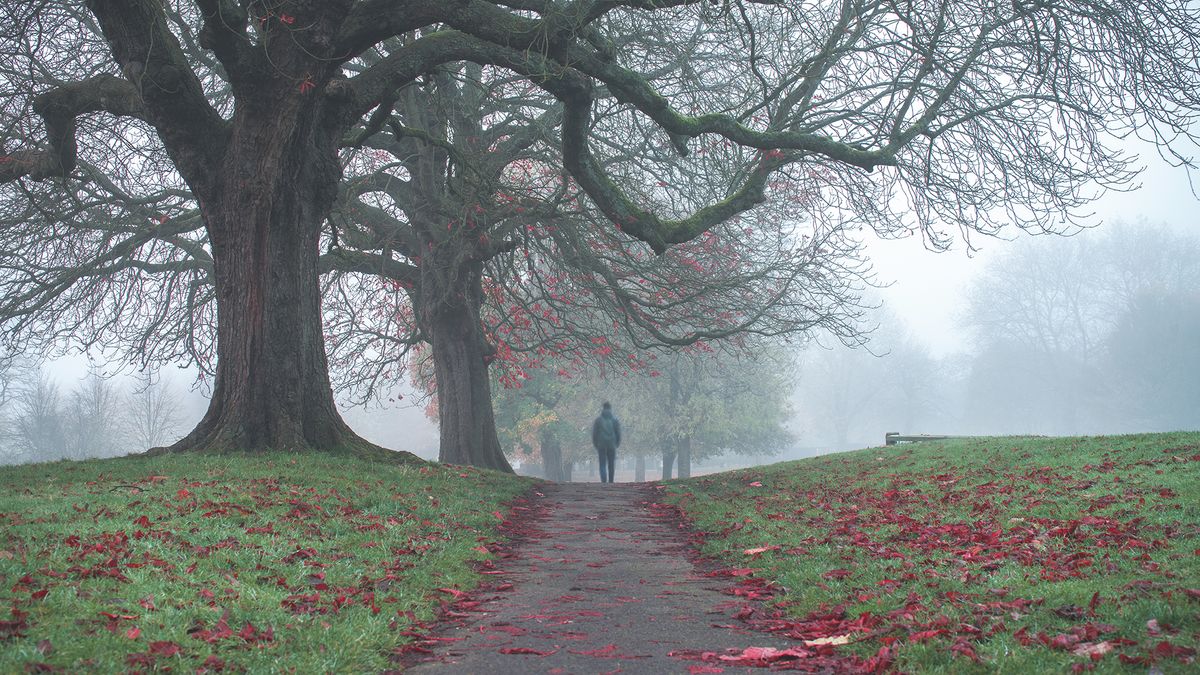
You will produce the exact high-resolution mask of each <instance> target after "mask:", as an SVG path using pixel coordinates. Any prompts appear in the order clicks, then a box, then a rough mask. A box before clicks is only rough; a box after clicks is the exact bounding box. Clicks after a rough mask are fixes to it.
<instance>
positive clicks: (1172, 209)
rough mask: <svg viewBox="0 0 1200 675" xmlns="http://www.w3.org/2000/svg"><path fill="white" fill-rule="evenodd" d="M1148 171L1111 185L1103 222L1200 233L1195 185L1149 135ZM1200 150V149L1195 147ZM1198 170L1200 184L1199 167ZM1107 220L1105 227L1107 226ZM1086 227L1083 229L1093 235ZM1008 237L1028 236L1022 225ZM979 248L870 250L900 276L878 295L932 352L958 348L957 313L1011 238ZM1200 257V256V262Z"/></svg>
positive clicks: (880, 269) (881, 246) (1102, 203)
mask: <svg viewBox="0 0 1200 675" xmlns="http://www.w3.org/2000/svg"><path fill="white" fill-rule="evenodd" d="M1129 147H1130V148H1135V149H1136V152H1138V153H1139V154H1140V155H1141V157H1140V160H1141V161H1140V163H1141V165H1143V166H1145V167H1146V169H1145V171H1143V172H1142V174H1141V175H1140V176H1139V178H1138V181H1137V183H1138V184H1140V187H1139V188H1137V189H1135V190H1132V191H1129V192H1110V193H1109V194H1107V195H1105V196H1104V197H1103V198H1101V199H1100V200H1098V201H1096V202H1095V203H1094V209H1093V210H1094V212H1095V214H1096V216H1097V218H1099V219H1100V220H1102V221H1104V222H1118V221H1125V222H1129V223H1134V224H1136V223H1138V222H1145V223H1149V224H1166V225H1168V226H1170V227H1171V228H1173V229H1175V230H1177V231H1179V232H1184V231H1190V232H1192V233H1193V234H1196V232H1197V228H1200V217H1198V216H1197V214H1198V213H1200V201H1198V200H1197V198H1196V196H1195V195H1193V193H1192V187H1191V185H1190V184H1189V182H1188V172H1187V170H1185V169H1182V168H1177V167H1172V166H1170V165H1168V164H1167V163H1166V162H1165V161H1163V160H1162V159H1161V158H1160V157H1159V156H1158V152H1157V150H1156V149H1155V148H1154V147H1153V146H1152V145H1149V144H1146V143H1140V142H1138V143H1130V144H1129ZM1192 154H1193V155H1194V156H1197V157H1200V151H1195V152H1193V153H1192ZM1195 178H1196V179H1197V181H1198V183H1197V184H1198V185H1200V174H1198V175H1196V176H1195ZM1103 227H1104V226H1103V225H1100V226H1099V228H1098V229H1103ZM1087 234H1088V233H1087V232H1084V233H1082V234H1081V236H1087ZM1005 236H1006V237H1007V238H1008V239H1015V238H1018V237H1022V236H1029V235H1025V234H1024V233H1021V232H1019V231H1016V230H1015V229H1014V230H1013V231H1012V232H1009V233H1008V234H1007V235H1005ZM973 243H974V244H975V246H976V247H977V248H978V249H979V250H978V251H976V252H975V253H974V254H973V255H971V256H968V254H967V252H966V247H965V246H964V245H963V242H962V241H961V240H960V241H956V242H955V246H954V248H953V249H951V250H949V251H946V252H944V253H932V252H930V251H927V250H925V249H924V247H923V246H922V243H921V241H920V239H918V238H915V237H910V238H907V239H902V240H898V241H879V240H873V241H871V242H870V243H869V244H868V248H867V251H868V255H869V256H870V258H871V262H872V264H873V265H874V267H875V271H876V273H877V274H878V280H879V281H880V282H893V285H892V286H891V287H889V288H885V289H883V290H881V291H880V293H879V295H880V296H881V297H882V298H883V301H884V302H885V303H886V304H887V305H888V307H890V308H891V310H892V311H893V312H895V314H897V315H898V316H901V317H903V318H904V321H905V323H906V324H907V326H908V328H909V330H911V331H912V333H913V334H914V335H915V336H917V337H919V338H920V339H922V340H923V341H925V342H926V343H927V344H928V345H929V346H930V348H931V349H932V350H933V353H934V354H935V355H937V356H944V355H946V354H950V353H953V352H956V351H959V350H960V348H961V345H962V341H963V340H964V339H966V337H967V336H966V335H965V334H964V333H963V332H962V331H961V330H960V329H959V328H958V325H957V324H958V320H957V317H958V314H959V313H960V312H961V311H962V308H963V306H964V304H963V303H964V301H965V296H964V291H965V290H966V288H967V286H969V285H970V281H971V280H972V278H974V276H975V275H976V274H977V273H978V272H979V270H981V269H982V268H983V265H984V264H985V263H986V262H988V261H989V260H990V259H991V258H992V257H993V256H994V255H995V254H996V252H998V251H1002V250H1004V247H1005V245H1006V243H1007V242H1006V241H1005V240H1002V239H994V238H989V237H981V236H976V238H975V239H974V240H973ZM1197 264H1200V263H1197Z"/></svg>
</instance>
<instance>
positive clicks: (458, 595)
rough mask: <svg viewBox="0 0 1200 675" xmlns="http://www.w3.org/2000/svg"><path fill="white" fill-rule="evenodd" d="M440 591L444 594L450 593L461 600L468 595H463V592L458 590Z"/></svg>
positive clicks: (443, 589) (442, 589)
mask: <svg viewBox="0 0 1200 675" xmlns="http://www.w3.org/2000/svg"><path fill="white" fill-rule="evenodd" d="M438 590H439V591H441V592H442V593H449V594H450V595H453V596H454V597H455V598H461V597H463V596H465V595H466V593H463V592H462V591H460V590H458V589H457V588H439V589H438Z"/></svg>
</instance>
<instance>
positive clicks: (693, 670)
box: [688, 666, 725, 675]
mask: <svg viewBox="0 0 1200 675" xmlns="http://www.w3.org/2000/svg"><path fill="white" fill-rule="evenodd" d="M723 672H725V669H724V668H717V667H716V666H688V675H704V674H706V673H723Z"/></svg>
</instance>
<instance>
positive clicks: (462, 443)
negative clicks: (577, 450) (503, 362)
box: [417, 261, 512, 473]
mask: <svg viewBox="0 0 1200 675" xmlns="http://www.w3.org/2000/svg"><path fill="white" fill-rule="evenodd" d="M421 268H422V269H421V272H422V274H421V285H420V293H421V299H420V302H419V304H418V307H417V316H418V321H420V322H421V329H422V331H423V332H424V333H425V334H426V337H427V338H428V340H429V344H430V346H431V348H432V353H433V365H434V373H435V376H436V377H437V400H438V413H439V417H440V421H441V431H440V436H441V443H440V445H441V447H440V450H439V453H438V461H440V462H443V463H447V464H470V465H472V466H478V467H482V468H485V469H496V470H498V471H507V472H510V473H511V472H512V467H511V466H510V465H509V463H508V460H507V459H506V458H505V457H504V452H503V451H502V450H501V448H500V439H499V437H497V435H496V420H495V414H494V411H493V409H492V390H491V383H490V379H489V378H490V376H489V374H488V360H489V357H490V355H491V353H492V351H493V350H492V349H491V347H490V346H489V345H488V343H487V340H486V338H485V337H484V335H483V330H482V325H481V323H480V309H481V307H482V304H483V298H482V296H483V292H482V289H481V286H480V283H481V281H480V280H481V271H480V266H479V265H478V264H473V265H465V266H458V265H454V264H453V261H447V264H446V265H441V264H425V265H422V266H421ZM455 270H458V272H457V273H455Z"/></svg>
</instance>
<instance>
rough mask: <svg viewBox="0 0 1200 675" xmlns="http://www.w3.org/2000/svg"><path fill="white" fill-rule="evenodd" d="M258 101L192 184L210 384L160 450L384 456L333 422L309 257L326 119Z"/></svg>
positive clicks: (315, 237) (301, 108)
mask: <svg viewBox="0 0 1200 675" xmlns="http://www.w3.org/2000/svg"><path fill="white" fill-rule="evenodd" d="M260 100H262V101H264V103H262V104H260V105H258V106H256V105H255V104H254V102H249V103H247V104H245V105H243V106H242V107H240V108H239V110H238V112H237V114H236V115H235V118H234V122H233V138H232V139H231V142H230V143H229V146H228V147H229V150H228V152H227V153H226V156H225V159H224V162H223V164H222V167H221V170H220V171H218V172H214V175H215V178H214V183H215V184H213V185H207V186H193V189H194V190H195V192H196V194H197V197H198V199H199V202H200V206H201V212H202V214H203V216H204V220H205V226H206V227H207V229H208V232H209V237H210V240H211V242H212V250H213V267H214V274H213V277H214V278H213V282H214V286H215V292H216V305H217V354H216V361H217V365H216V379H215V381H214V386H213V397H212V401H211V403H210V404H209V408H208V412H207V413H206V414H205V416H204V418H203V419H202V420H201V421H200V423H199V425H197V427H196V428H195V429H194V430H193V431H192V432H191V433H190V434H188V435H187V436H186V437H185V438H183V439H182V440H180V441H179V442H178V443H176V444H175V445H173V446H171V448H169V450H194V449H195V450H217V451H225V450H243V451H260V450H288V451H294V450H322V451H353V452H355V453H358V454H364V453H365V454H368V455H372V456H384V455H383V453H386V451H384V450H383V449H382V448H378V447H376V446H373V445H372V444H370V443H368V442H366V441H364V440H362V439H361V438H359V437H358V436H357V435H355V434H354V432H352V431H351V430H350V428H349V427H348V426H347V425H346V424H345V422H343V421H342V419H341V416H340V415H339V414H338V412H337V408H336V406H335V405H334V400H333V392H332V390H331V387H330V382H329V374H328V365H327V362H326V358H325V344H324V336H323V333H322V317H321V296H320V287H319V271H318V267H317V257H318V253H319V250H318V245H319V237H320V229H321V225H322V223H323V221H324V220H325V218H326V216H327V215H328V213H329V208H330V205H331V204H332V201H333V197H334V194H335V191H336V187H337V182H338V180H339V177H340V173H341V170H340V167H339V164H338V159H337V154H336V147H337V146H336V143H337V134H336V126H335V125H334V124H332V123H324V122H323V121H322V116H321V114H320V112H319V110H315V111H314V110H308V109H306V108H305V105H311V106H312V107H314V108H319V107H320V106H317V105H315V104H312V103H311V102H307V101H306V102H303V103H302V102H301V101H300V100H299V97H298V96H296V95H290V96H289V95H287V93H285V92H280V93H279V95H278V96H264V97H263V98H262V99H260ZM405 455H407V453H405ZM397 457H398V456H397Z"/></svg>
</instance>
